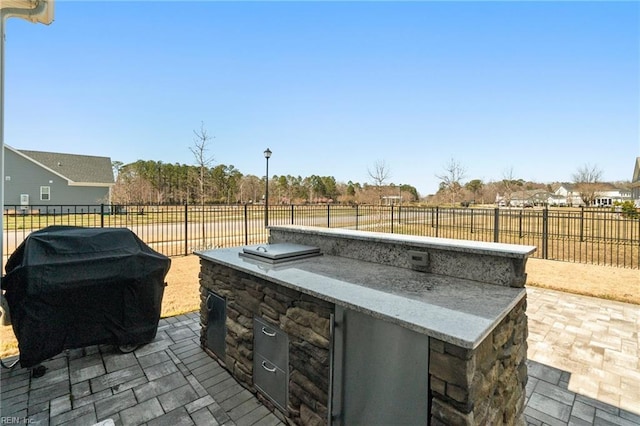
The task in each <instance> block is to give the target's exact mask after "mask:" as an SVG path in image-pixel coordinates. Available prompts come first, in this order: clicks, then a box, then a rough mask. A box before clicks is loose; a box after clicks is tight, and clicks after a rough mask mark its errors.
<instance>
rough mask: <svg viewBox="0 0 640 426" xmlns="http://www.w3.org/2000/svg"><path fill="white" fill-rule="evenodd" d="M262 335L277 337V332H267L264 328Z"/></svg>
mask: <svg viewBox="0 0 640 426" xmlns="http://www.w3.org/2000/svg"><path fill="white" fill-rule="evenodd" d="M262 334H264V335H266V336H269V337H276V332H275V331H274V332H273V333H271V332H269V331H267V329H266V328H264V327H262Z"/></svg>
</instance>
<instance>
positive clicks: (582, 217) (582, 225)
mask: <svg viewBox="0 0 640 426" xmlns="http://www.w3.org/2000/svg"><path fill="white" fill-rule="evenodd" d="M580 242H581V243H582V242H584V206H580Z"/></svg>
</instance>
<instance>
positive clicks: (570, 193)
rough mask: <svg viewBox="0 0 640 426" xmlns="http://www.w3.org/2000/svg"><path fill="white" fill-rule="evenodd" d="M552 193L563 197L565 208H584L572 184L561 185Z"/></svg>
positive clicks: (578, 193) (564, 183)
mask: <svg viewBox="0 0 640 426" xmlns="http://www.w3.org/2000/svg"><path fill="white" fill-rule="evenodd" d="M553 193H554V194H555V195H557V196H560V197H564V199H565V201H564V205H566V206H584V201H582V198H581V197H580V192H579V191H578V190H577V188H576V187H575V185H574V184H572V183H566V182H563V183H561V184H560V186H559V187H558V188H557V189H556V190H555V191H554V192H553ZM560 197H557V199H560Z"/></svg>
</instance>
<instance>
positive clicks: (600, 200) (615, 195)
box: [593, 184, 631, 207]
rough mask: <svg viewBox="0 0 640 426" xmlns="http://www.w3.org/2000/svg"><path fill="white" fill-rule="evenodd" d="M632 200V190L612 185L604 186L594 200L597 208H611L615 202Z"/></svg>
mask: <svg viewBox="0 0 640 426" xmlns="http://www.w3.org/2000/svg"><path fill="white" fill-rule="evenodd" d="M627 200H631V190H630V189H622V188H617V187H615V186H614V185H611V184H602V186H601V189H599V190H598V192H597V193H596V197H595V199H594V200H593V205H594V206H595V207H611V206H613V204H614V203H615V202H623V201H627Z"/></svg>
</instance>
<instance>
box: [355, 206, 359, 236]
mask: <svg viewBox="0 0 640 426" xmlns="http://www.w3.org/2000/svg"><path fill="white" fill-rule="evenodd" d="M358 214H359V213H358V205H357V204H356V230H358Z"/></svg>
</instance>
